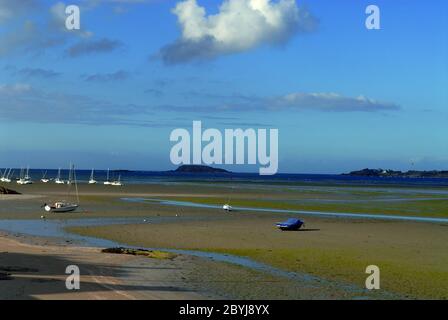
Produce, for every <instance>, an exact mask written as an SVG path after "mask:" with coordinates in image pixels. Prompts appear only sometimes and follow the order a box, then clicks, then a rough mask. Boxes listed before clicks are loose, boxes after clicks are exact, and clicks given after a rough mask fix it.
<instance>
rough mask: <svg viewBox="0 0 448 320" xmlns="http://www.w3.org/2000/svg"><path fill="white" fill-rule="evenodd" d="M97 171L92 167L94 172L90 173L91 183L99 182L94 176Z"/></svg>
mask: <svg viewBox="0 0 448 320" xmlns="http://www.w3.org/2000/svg"><path fill="white" fill-rule="evenodd" d="M94 173H95V170H94V169H92V173H91V174H90V180H89V184H97V181H96V180H95V178H94V177H93V174H94Z"/></svg>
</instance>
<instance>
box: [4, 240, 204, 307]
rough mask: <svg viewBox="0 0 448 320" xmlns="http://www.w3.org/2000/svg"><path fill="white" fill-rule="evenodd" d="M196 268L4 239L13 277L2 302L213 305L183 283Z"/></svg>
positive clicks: (183, 261) (183, 260)
mask: <svg viewBox="0 0 448 320" xmlns="http://www.w3.org/2000/svg"><path fill="white" fill-rule="evenodd" d="M30 242H35V243H36V242H39V243H41V244H39V245H37V244H29V243H30ZM194 263H195V262H194V261H191V259H188V258H187V257H178V258H175V259H174V260H159V259H150V258H145V257H134V256H128V255H117V254H105V253H100V250H99V249H98V248H85V247H77V246H70V245H67V246H61V245H54V244H51V241H50V243H49V241H48V240H45V239H40V240H36V239H25V238H23V237H15V238H12V237H11V236H7V235H6V234H0V272H1V273H3V274H5V273H7V274H9V275H10V276H9V277H8V278H9V279H8V280H0V299H1V300H5V299H52V300H60V299H64V300H65V299H82V300H104V299H113V300H117V299H120V300H121V299H126V300H129V299H131V300H134V299H148V300H152V299H207V298H209V297H210V295H207V294H205V293H200V292H198V291H196V290H193V289H190V288H188V287H187V286H186V285H185V283H184V282H185V281H184V280H183V279H182V274H183V272H185V270H186V269H188V268H191V267H192V266H193V265H194ZM69 265H77V266H78V267H79V268H80V272H81V289H80V290H74V291H73V290H68V289H67V288H66V286H65V280H66V277H67V275H66V274H65V270H66V267H67V266H69ZM187 271H188V270H187Z"/></svg>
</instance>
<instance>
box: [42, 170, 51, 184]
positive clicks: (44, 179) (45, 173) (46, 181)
mask: <svg viewBox="0 0 448 320" xmlns="http://www.w3.org/2000/svg"><path fill="white" fill-rule="evenodd" d="M40 182H42V183H48V182H50V179H47V171H45V172H44V174H43V175H42V179H40Z"/></svg>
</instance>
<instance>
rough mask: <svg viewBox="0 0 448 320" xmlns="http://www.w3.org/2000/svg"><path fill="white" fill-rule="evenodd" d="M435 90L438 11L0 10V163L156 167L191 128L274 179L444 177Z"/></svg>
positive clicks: (234, 6)
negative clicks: (271, 163) (211, 135)
mask: <svg viewBox="0 0 448 320" xmlns="http://www.w3.org/2000/svg"><path fill="white" fill-rule="evenodd" d="M71 4H75V5H78V6H79V8H80V12H81V28H80V30H67V29H66V28H65V19H66V17H67V16H66V14H65V8H66V6H68V5H71ZM371 4H374V5H377V6H378V7H379V9H380V13H381V15H380V18H381V20H380V21H381V28H380V29H379V30H368V29H367V28H366V27H365V20H366V18H367V14H366V13H365V11H366V7H367V6H368V5H371ZM447 87H448V2H447V1H445V0H429V1H428V0H426V1H423V0H394V1H390V0H370V1H364V0H332V1H326V0H308V1H299V0H297V1H294V0H216V1H206V0H196V1H195V0H185V1H183V0H177V1H173V0H171V1H165V0H81V1H74V0H72V1H67V2H61V1H50V0H48V1H47V0H22V1H14V0H0V137H1V138H0V167H21V166H27V165H29V166H31V167H32V168H58V167H61V166H62V167H64V166H66V165H67V164H68V163H69V162H74V163H76V165H77V167H78V168H86V169H88V168H92V167H94V168H97V169H105V168H117V169H118V168H119V169H131V170H169V169H173V168H174V165H173V164H172V163H171V162H170V157H169V156H170V150H171V147H172V146H173V143H172V142H170V141H169V136H170V133H171V131H172V130H174V129H176V128H186V129H189V130H191V127H192V122H193V121H194V120H200V121H202V125H203V127H204V128H217V129H219V130H224V129H226V128H243V129H245V128H255V129H258V128H267V129H273V128H275V129H278V130H279V151H278V152H279V172H283V173H342V172H347V171H351V170H357V169H362V168H366V167H369V168H388V169H389V168H390V169H396V170H410V169H415V170H432V169H448V140H447V137H448V126H447V125H446V124H447V120H448V109H447V107H448V90H447ZM221 167H224V168H227V169H230V170H234V171H248V172H257V171H258V167H259V166H258V165H255V166H254V165H243V166H227V167H226V166H221Z"/></svg>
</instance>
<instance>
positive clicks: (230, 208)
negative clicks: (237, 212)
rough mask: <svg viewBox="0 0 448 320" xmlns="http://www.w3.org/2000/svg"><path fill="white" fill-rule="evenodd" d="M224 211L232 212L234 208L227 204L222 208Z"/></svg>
mask: <svg viewBox="0 0 448 320" xmlns="http://www.w3.org/2000/svg"><path fill="white" fill-rule="evenodd" d="M222 209H223V210H224V211H232V210H233V208H232V206H231V205H230V204H227V203H226V204H225V205H223V206H222Z"/></svg>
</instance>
